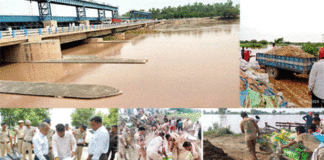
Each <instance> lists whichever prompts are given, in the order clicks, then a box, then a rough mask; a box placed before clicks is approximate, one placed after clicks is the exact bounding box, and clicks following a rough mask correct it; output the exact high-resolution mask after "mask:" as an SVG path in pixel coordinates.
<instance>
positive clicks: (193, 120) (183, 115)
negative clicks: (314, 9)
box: [168, 114, 200, 122]
mask: <svg viewBox="0 0 324 160" xmlns="http://www.w3.org/2000/svg"><path fill="white" fill-rule="evenodd" d="M168 116H169V117H175V118H182V119H183V118H184V119H187V118H189V120H191V121H192V122H196V121H198V119H199V118H200V117H193V116H188V115H185V114H169V115H168Z"/></svg>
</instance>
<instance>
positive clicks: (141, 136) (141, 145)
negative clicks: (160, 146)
mask: <svg viewBox="0 0 324 160" xmlns="http://www.w3.org/2000/svg"><path fill="white" fill-rule="evenodd" d="M144 132H145V128H144V127H139V128H138V132H137V133H136V134H135V136H134V137H135V144H136V148H137V152H138V160H140V159H141V157H143V160H146V150H145V133H144Z"/></svg>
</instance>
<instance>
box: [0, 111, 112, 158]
mask: <svg viewBox="0 0 324 160" xmlns="http://www.w3.org/2000/svg"><path fill="white" fill-rule="evenodd" d="M18 124H19V125H18V126H17V127H15V128H14V135H12V134H11V132H10V130H9V129H8V128H7V124H6V122H2V123H1V127H2V128H1V131H0V142H1V145H0V149H1V157H4V156H5V155H7V154H9V155H10V154H11V153H12V149H13V148H16V150H17V152H18V154H22V159H23V160H25V159H26V158H27V159H29V160H31V159H35V160H63V159H64V160H68V159H75V160H81V159H85V158H82V154H83V150H84V147H86V136H87V134H86V133H87V126H86V125H82V126H81V127H76V129H75V130H73V131H72V129H70V127H69V125H68V124H65V125H63V124H62V123H60V124H57V125H56V126H55V130H54V129H51V119H49V118H47V119H45V120H44V121H43V122H42V123H40V124H39V125H38V126H37V127H33V126H31V122H30V121H29V120H25V121H24V120H19V121H18ZM90 125H91V128H92V130H93V131H94V132H93V135H92V138H91V140H90V141H89V142H88V143H89V144H88V157H87V158H86V159H87V160H108V158H109V156H110V160H113V159H114V157H115V153H116V152H117V149H118V148H117V147H118V144H117V142H118V139H117V128H118V127H117V125H114V126H112V129H111V131H110V128H109V127H107V128H106V127H104V126H103V125H102V118H101V117H98V116H95V117H93V118H91V119H90ZM27 151H28V153H27ZM33 153H34V155H33Z"/></svg>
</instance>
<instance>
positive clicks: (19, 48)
mask: <svg viewBox="0 0 324 160" xmlns="http://www.w3.org/2000/svg"><path fill="white" fill-rule="evenodd" d="M35 37H36V36H35ZM39 39H40V37H39ZM39 39H38V38H33V39H31V40H30V41H29V42H27V43H21V44H18V45H12V46H8V47H4V48H3V50H2V51H3V52H2V54H1V62H10V63H13V62H39V61H46V60H54V59H61V57H62V52H61V45H60V41H59V40H43V41H39Z"/></svg>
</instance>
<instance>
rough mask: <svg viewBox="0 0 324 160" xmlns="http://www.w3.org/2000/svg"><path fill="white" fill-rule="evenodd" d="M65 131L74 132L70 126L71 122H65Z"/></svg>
mask: <svg viewBox="0 0 324 160" xmlns="http://www.w3.org/2000/svg"><path fill="white" fill-rule="evenodd" d="M65 132H69V133H71V134H72V130H71V129H70V127H69V124H65Z"/></svg>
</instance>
